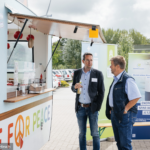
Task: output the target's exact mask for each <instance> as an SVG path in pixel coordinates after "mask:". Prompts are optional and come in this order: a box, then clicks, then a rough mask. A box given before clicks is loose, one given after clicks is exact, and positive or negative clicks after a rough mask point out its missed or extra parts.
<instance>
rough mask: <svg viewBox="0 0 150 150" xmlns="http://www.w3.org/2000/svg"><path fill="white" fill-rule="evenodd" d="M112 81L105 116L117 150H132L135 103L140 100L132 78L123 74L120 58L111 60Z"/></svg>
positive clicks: (123, 69)
mask: <svg viewBox="0 0 150 150" xmlns="http://www.w3.org/2000/svg"><path fill="white" fill-rule="evenodd" d="M110 61H111V66H110V68H111V72H112V73H113V74H114V80H113V82H112V84H111V86H110V89H109V94H108V97H107V104H106V116H107V118H108V119H111V122H112V126H113V131H114V136H115V140H116V142H117V147H118V149H119V150H132V145H131V138H132V128H133V124H134V122H135V119H136V116H137V105H136V103H137V102H138V100H139V99H140V98H141V94H140V92H139V89H138V87H137V85H136V83H135V80H134V78H133V77H131V76H130V75H128V74H127V73H126V72H125V66H126V61H125V59H124V57H122V56H115V57H112V58H111V60H110Z"/></svg>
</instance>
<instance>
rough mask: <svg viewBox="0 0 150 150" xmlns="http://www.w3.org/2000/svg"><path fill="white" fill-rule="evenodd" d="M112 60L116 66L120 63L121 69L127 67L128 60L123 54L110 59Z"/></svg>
mask: <svg viewBox="0 0 150 150" xmlns="http://www.w3.org/2000/svg"><path fill="white" fill-rule="evenodd" d="M110 61H113V62H114V65H115V66H117V65H119V66H120V69H125V68H126V60H125V58H124V57H123V56H120V55H118V56H114V57H112V58H111V59H110Z"/></svg>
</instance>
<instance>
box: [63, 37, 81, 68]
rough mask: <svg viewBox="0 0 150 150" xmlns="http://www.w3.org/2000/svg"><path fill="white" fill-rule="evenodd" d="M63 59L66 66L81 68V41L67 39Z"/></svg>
mask: <svg viewBox="0 0 150 150" xmlns="http://www.w3.org/2000/svg"><path fill="white" fill-rule="evenodd" d="M64 51H65V53H64V59H65V60H64V61H65V66H66V67H67V68H73V69H78V68H81V41H78V40H71V39H69V40H67V43H66V44H65V46H64Z"/></svg>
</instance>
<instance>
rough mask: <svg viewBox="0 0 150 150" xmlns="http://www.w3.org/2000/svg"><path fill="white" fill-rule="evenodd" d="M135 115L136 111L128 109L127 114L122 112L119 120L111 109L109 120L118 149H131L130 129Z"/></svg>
mask: <svg viewBox="0 0 150 150" xmlns="http://www.w3.org/2000/svg"><path fill="white" fill-rule="evenodd" d="M136 116H137V114H136V113H134V112H131V111H128V112H127V114H123V117H122V120H121V121H119V120H118V119H117V118H116V116H115V114H114V111H111V122H112V126H113V131H114V136H115V141H116V142H117V147H118V150H132V145H131V139H132V129H133V124H134V122H135V119H136Z"/></svg>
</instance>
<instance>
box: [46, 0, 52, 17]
mask: <svg viewBox="0 0 150 150" xmlns="http://www.w3.org/2000/svg"><path fill="white" fill-rule="evenodd" d="M51 1H52V0H50V2H49V5H48V8H47V12H46V16H47V14H48V11H49V9H50V5H51Z"/></svg>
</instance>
